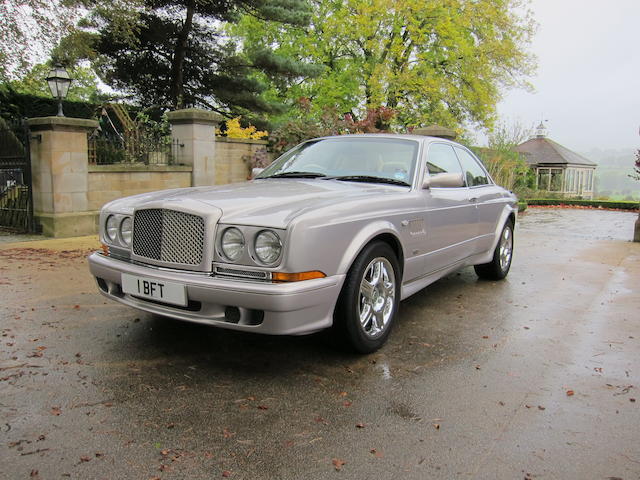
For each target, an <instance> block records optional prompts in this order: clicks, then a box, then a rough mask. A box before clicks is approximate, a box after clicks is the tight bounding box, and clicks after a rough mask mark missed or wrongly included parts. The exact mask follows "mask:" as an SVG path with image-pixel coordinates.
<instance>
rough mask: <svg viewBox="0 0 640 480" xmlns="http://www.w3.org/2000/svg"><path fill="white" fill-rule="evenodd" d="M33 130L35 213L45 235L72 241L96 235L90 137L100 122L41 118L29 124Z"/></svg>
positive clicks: (32, 119)
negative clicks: (90, 189)
mask: <svg viewBox="0 0 640 480" xmlns="http://www.w3.org/2000/svg"><path fill="white" fill-rule="evenodd" d="M27 123H28V124H29V129H30V130H31V140H30V147H31V175H32V188H33V213H34V217H35V221H36V223H37V224H40V225H41V226H42V233H43V234H45V235H47V236H51V237H72V236H78V235H89V234H93V233H95V232H96V228H97V227H96V225H97V221H98V219H97V213H96V212H89V211H87V210H88V203H87V183H88V181H87V180H88V178H87V177H88V163H89V158H88V151H87V147H88V146H87V133H90V132H91V131H92V130H94V129H96V128H97V127H98V122H97V121H96V120H87V119H84V118H68V117H40V118H31V119H29V120H28V121H27Z"/></svg>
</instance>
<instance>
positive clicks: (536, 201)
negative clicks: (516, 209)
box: [527, 198, 640, 210]
mask: <svg viewBox="0 0 640 480" xmlns="http://www.w3.org/2000/svg"><path fill="white" fill-rule="evenodd" d="M527 204H528V205H529V206H535V205H552V206H554V205H555V206H561V205H576V206H581V207H594V208H616V209H620V210H638V209H639V208H640V205H639V204H638V202H630V201H621V202H617V201H612V200H573V199H564V198H528V199H527Z"/></svg>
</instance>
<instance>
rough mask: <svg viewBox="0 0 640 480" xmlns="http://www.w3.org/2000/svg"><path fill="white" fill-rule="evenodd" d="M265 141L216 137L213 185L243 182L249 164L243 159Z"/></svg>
mask: <svg viewBox="0 0 640 480" xmlns="http://www.w3.org/2000/svg"><path fill="white" fill-rule="evenodd" d="M267 143H268V142H267V141H266V140H248V139H239V138H227V137H216V161H215V165H216V167H215V169H216V170H215V171H216V175H215V184H216V185H223V184H225V183H235V182H244V181H246V180H247V177H248V176H249V173H250V172H249V164H248V163H247V162H246V161H245V160H244V158H243V157H245V156H247V157H251V156H253V154H254V153H255V152H256V150H258V149H259V148H261V147H265V146H266V145H267Z"/></svg>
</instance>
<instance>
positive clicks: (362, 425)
mask: <svg viewBox="0 0 640 480" xmlns="http://www.w3.org/2000/svg"><path fill="white" fill-rule="evenodd" d="M364 427H365V425H364V423H356V428H364Z"/></svg>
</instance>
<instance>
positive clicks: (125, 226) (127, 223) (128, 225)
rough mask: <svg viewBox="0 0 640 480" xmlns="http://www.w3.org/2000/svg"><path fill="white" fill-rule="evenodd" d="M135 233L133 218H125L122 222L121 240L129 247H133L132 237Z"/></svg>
mask: <svg viewBox="0 0 640 480" xmlns="http://www.w3.org/2000/svg"><path fill="white" fill-rule="evenodd" d="M132 233H133V222H132V221H131V217H124V218H123V219H122V222H120V238H121V239H122V241H123V242H124V244H125V245H126V246H127V247H130V246H131V237H132Z"/></svg>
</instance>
